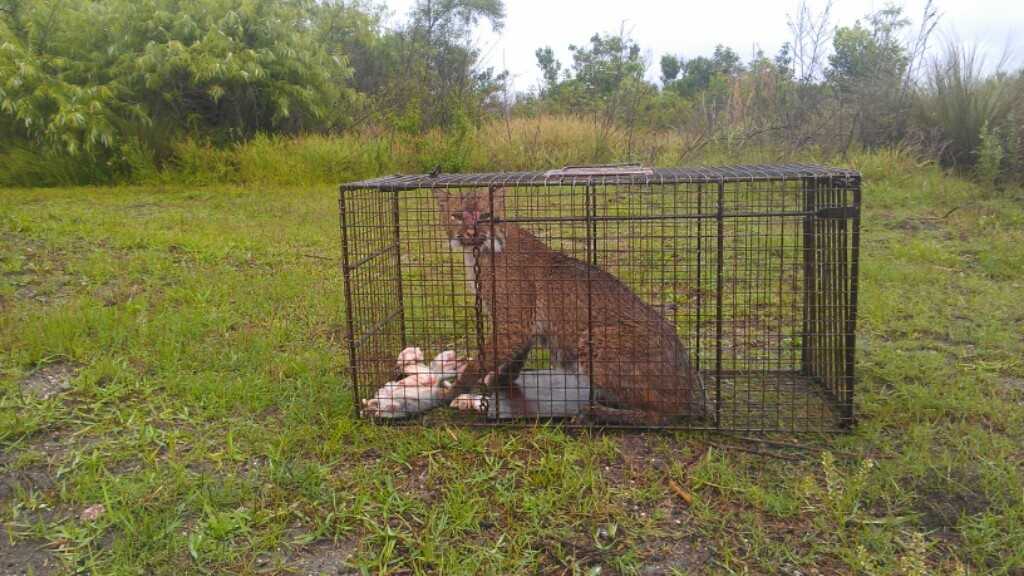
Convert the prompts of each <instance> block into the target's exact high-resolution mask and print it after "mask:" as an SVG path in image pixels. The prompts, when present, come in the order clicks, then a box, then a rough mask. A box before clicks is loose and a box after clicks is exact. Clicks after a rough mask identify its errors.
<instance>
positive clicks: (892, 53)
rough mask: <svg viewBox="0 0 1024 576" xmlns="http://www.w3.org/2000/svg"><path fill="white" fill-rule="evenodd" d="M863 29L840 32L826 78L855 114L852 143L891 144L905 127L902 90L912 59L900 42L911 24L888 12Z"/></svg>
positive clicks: (878, 14)
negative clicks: (910, 59) (902, 33)
mask: <svg viewBox="0 0 1024 576" xmlns="http://www.w3.org/2000/svg"><path fill="white" fill-rule="evenodd" d="M866 20H867V25H866V26H864V25H862V24H861V23H860V21H857V22H856V23H855V24H854V25H853V26H851V27H842V28H839V29H837V30H836V32H835V36H834V37H833V40H832V47H833V51H834V53H833V54H832V55H831V56H829V59H828V60H829V69H828V70H827V71H826V73H825V77H826V79H827V81H828V82H829V84H830V85H831V86H832V87H833V89H834V90H835V91H836V94H837V95H838V96H839V99H840V104H841V106H842V107H844V108H850V109H852V110H853V118H852V119H851V121H850V137H849V140H850V141H852V139H853V138H854V137H855V136H857V137H859V139H860V141H861V142H862V143H864V144H866V145H875V144H881V143H885V142H891V141H893V140H895V139H897V138H898V137H899V136H900V135H901V134H902V131H903V129H904V127H905V120H904V117H905V112H906V110H905V109H904V107H903V105H902V104H903V98H902V95H903V94H902V90H903V88H904V87H905V83H904V74H905V73H906V71H907V65H908V64H909V57H908V55H907V52H906V50H905V48H904V46H903V43H902V42H901V41H900V39H899V37H898V33H899V32H900V31H901V30H903V29H904V28H906V27H907V26H908V25H909V24H910V21H909V20H908V19H906V18H904V17H903V13H902V10H901V9H900V8H897V7H888V8H885V9H883V10H881V11H879V12H875V13H873V14H870V15H868V16H867V18H866Z"/></svg>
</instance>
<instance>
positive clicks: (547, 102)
mask: <svg viewBox="0 0 1024 576" xmlns="http://www.w3.org/2000/svg"><path fill="white" fill-rule="evenodd" d="M830 12H831V11H830V6H829V5H828V4H826V5H824V7H823V8H822V9H821V10H819V11H817V12H814V11H812V10H811V9H810V8H809V6H808V5H807V4H806V3H805V4H802V5H800V7H799V9H798V10H797V12H796V13H795V14H793V15H791V16H790V17H789V18H788V25H789V29H790V31H791V36H792V39H791V41H790V42H788V43H786V44H785V45H784V46H783V47H782V49H781V50H779V51H778V52H777V53H776V54H773V55H771V56H769V55H766V54H764V53H762V52H757V53H755V54H753V55H752V56H751V57H750V58H749V59H747V60H746V61H744V59H743V58H741V56H740V55H739V54H738V53H737V52H736V51H735V50H733V49H732V48H730V47H728V46H723V45H720V46H718V47H716V48H715V49H714V51H713V52H712V53H711V54H708V55H681V54H664V55H661V56H660V58H659V59H658V69H657V72H659V74H658V80H657V81H652V80H649V79H648V78H649V76H651V75H652V74H649V72H653V71H652V70H651V67H652V63H651V62H647V61H646V60H645V58H644V56H643V50H642V47H641V46H640V45H639V44H638V43H637V42H636V41H635V40H633V39H632V38H630V37H629V35H628V34H626V33H624V32H621V31H620V32H619V33H618V34H595V35H593V36H592V37H591V38H590V39H589V41H588V42H587V43H586V44H580V45H576V44H574V45H570V46H569V51H570V55H571V62H568V63H565V64H563V63H562V62H560V61H558V59H557V58H556V57H555V51H554V50H553V49H552V48H551V47H549V46H545V47H540V48H538V49H537V51H536V59H537V65H538V67H539V70H540V72H541V76H542V78H543V81H542V85H541V86H538V87H537V89H535V90H531V91H528V92H522V93H518V94H514V93H512V91H511V88H510V84H509V78H508V75H507V73H506V72H501V71H496V70H494V69H493V68H489V67H486V66H484V65H483V64H482V62H481V55H480V49H479V47H477V46H475V45H474V43H473V41H472V31H473V30H474V28H475V27H477V26H479V25H481V24H482V25H486V26H490V27H491V28H492V29H494V30H499V29H501V27H502V26H503V24H504V17H505V6H504V4H503V2H502V1H501V0H419V1H418V2H416V3H415V4H414V6H413V7H412V9H411V11H410V12H409V13H408V14H407V15H405V18H404V20H403V21H402V22H401V23H400V24H399V25H397V26H386V25H385V22H386V16H387V12H386V8H385V7H384V6H383V5H380V4H374V3H371V2H370V1H369V0H349V1H345V0H321V1H317V0H61V1H53V0H0V137H2V141H0V158H8V159H12V158H15V157H16V156H18V155H20V156H21V157H25V156H26V155H28V156H31V157H33V158H36V157H38V158H44V159H45V158H57V157H62V158H67V157H74V158H78V159H80V162H81V163H83V164H86V165H88V166H90V167H91V170H92V171H93V175H94V176H95V179H97V180H103V179H108V180H109V179H111V178H115V179H116V178H117V175H118V174H123V173H124V172H126V171H130V170H132V168H133V166H136V165H138V164H139V163H140V162H141V163H154V164H156V165H160V163H162V162H165V161H167V160H168V159H169V158H171V157H173V155H174V146H175V143H177V142H180V141H182V140H183V139H192V140H199V141H201V142H205V143H207V144H208V145H211V146H223V145H227V144H231V143H235V142H240V141H246V140H248V139H251V138H252V137H253V136H255V135H259V134H278V135H285V136H287V135H298V134H309V133H323V134H332V133H340V132H346V131H353V130H366V129H374V130H391V131H400V132H405V133H422V132H424V131H428V130H435V129H439V130H443V131H456V132H458V131H466V130H472V129H474V127H475V126H478V125H480V124H481V123H483V122H492V121H498V122H500V121H502V120H505V121H508V119H509V118H511V117H530V116H536V115H545V114H547V115H572V116H576V117H580V118H586V119H588V121H592V122H593V123H594V125H595V126H597V127H599V129H600V130H601V131H603V132H605V133H610V132H612V131H615V132H619V133H625V134H626V135H627V137H629V135H631V134H632V133H633V132H634V131H641V130H646V131H672V132H674V133H677V134H679V135H682V136H685V138H683V140H684V141H685V142H686V144H685V146H686V147H687V150H686V151H684V154H682V157H684V158H685V157H686V152H689V151H692V152H695V153H696V152H698V151H699V150H701V149H702V148H703V147H706V146H713V145H716V144H720V143H722V142H729V143H731V144H732V145H735V144H736V143H739V144H751V145H763V146H782V147H789V148H793V149H803V148H808V147H812V148H816V149H820V150H823V151H826V152H830V153H842V152H843V151H845V150H848V149H849V148H850V147H852V146H861V147H879V146H893V145H901V146H912V147H914V148H915V149H916V150H919V151H921V153H923V154H927V155H929V156H931V157H934V158H937V159H939V160H941V161H942V162H943V163H945V164H948V165H955V166H962V167H972V168H973V169H974V170H976V171H978V172H979V173H983V174H981V175H982V176H983V177H985V178H987V179H992V180H993V181H995V180H998V179H1005V178H1008V177H1010V176H1012V175H1014V174H1017V175H1019V174H1021V172H1024V169H1022V159H1021V146H1020V143H1021V138H1022V136H1024V130H1022V128H1021V117H1022V114H1024V101H1022V99H1024V96H1022V95H1024V79H1022V74H1021V72H1019V71H1018V72H1006V71H997V72H995V73H992V72H988V70H989V69H988V68H986V67H985V66H984V65H983V62H982V60H981V57H980V56H979V55H978V54H976V53H975V52H973V51H972V50H970V49H964V48H961V47H959V46H956V45H951V46H949V47H948V48H947V50H946V52H945V56H944V57H940V58H936V59H929V58H927V57H926V54H927V48H928V44H929V40H930V37H931V35H932V32H933V31H934V29H935V25H936V23H937V22H938V17H939V15H938V12H937V11H936V10H935V9H934V7H932V6H931V5H930V4H929V5H928V6H927V7H926V8H925V10H924V12H923V13H922V14H921V15H920V17H918V18H916V20H912V19H910V18H908V17H907V15H906V14H905V13H904V12H903V11H902V10H901V9H900V8H898V7H892V6H890V7H886V8H883V9H882V10H879V11H877V12H874V13H872V14H868V15H866V16H865V17H864V18H863V19H861V20H859V21H857V22H854V23H852V24H848V25H836V24H835V23H833V22H832V20H831V15H830ZM627 153H628V151H627ZM625 159H629V158H625ZM86 179H88V177H87V178H86Z"/></svg>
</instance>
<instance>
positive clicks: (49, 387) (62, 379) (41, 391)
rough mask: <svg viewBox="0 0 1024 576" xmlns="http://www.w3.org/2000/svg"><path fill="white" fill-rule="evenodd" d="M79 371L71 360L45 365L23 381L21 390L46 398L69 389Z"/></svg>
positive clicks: (24, 392) (42, 398) (41, 398)
mask: <svg viewBox="0 0 1024 576" xmlns="http://www.w3.org/2000/svg"><path fill="white" fill-rule="evenodd" d="M77 372H78V367H77V366H75V365H74V364H72V363H70V362H57V363H55V364H50V365H47V366H43V367H42V368H38V369H36V371H35V372H33V373H32V374H29V375H28V377H27V378H25V379H24V380H22V381H21V392H22V393H23V394H27V395H30V396H35V397H36V398H39V399H40V400H45V399H47V398H49V397H51V396H54V395H56V394H60V393H62V392H65V391H67V390H69V389H70V388H71V379H72V378H74V377H75V374H76V373H77Z"/></svg>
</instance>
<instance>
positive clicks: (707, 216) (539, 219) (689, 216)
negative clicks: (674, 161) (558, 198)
mask: <svg viewBox="0 0 1024 576" xmlns="http://www.w3.org/2000/svg"><path fill="white" fill-rule="evenodd" d="M723 185H724V184H723ZM766 216H771V217H773V218H774V217H777V218H785V217H794V218H795V217H798V216H817V213H814V212H806V211H803V210H788V211H783V212H771V211H764V212H729V213H723V214H718V213H714V214H664V215H658V216H645V215H640V214H638V215H635V216H594V217H593V221H595V222H609V221H624V222H645V221H649V220H718V219H719V218H763V217H766ZM588 221H590V219H588V218H587V217H586V216H537V217H534V218H502V219H500V220H499V221H498V222H497V223H498V224H503V223H510V224H541V223H544V222H588Z"/></svg>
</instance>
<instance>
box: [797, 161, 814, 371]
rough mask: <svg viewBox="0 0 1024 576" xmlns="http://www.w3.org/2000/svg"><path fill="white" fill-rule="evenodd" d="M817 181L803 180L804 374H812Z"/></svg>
mask: <svg viewBox="0 0 1024 576" xmlns="http://www.w3.org/2000/svg"><path fill="white" fill-rule="evenodd" d="M816 190H817V183H816V182H815V181H814V180H813V179H811V178H806V179H804V181H803V203H804V212H805V213H806V215H805V216H804V221H803V222H804V238H803V242H804V282H803V284H804V319H803V329H802V330H801V338H800V366H801V368H802V371H803V373H804V375H805V376H812V375H813V363H812V361H813V355H814V341H813V336H812V334H811V331H812V330H813V329H814V315H815V309H814V290H815V289H814V286H815V278H814V275H815V267H814V251H815V249H816V247H815V240H814V238H815V236H814V213H815V212H814V206H815V194H816Z"/></svg>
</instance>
